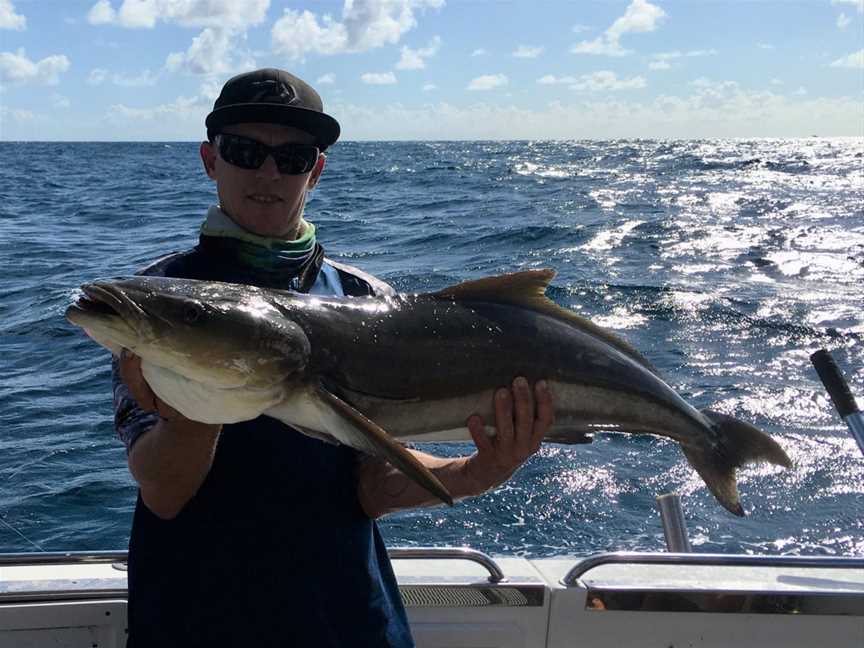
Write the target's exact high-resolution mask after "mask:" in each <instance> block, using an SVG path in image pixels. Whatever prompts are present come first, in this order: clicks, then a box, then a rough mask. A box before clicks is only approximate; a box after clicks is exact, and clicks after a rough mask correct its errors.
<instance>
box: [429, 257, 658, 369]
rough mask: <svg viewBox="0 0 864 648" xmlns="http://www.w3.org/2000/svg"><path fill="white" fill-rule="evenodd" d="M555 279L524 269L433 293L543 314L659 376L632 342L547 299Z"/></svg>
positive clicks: (547, 273) (549, 274)
mask: <svg viewBox="0 0 864 648" xmlns="http://www.w3.org/2000/svg"><path fill="white" fill-rule="evenodd" d="M554 276H555V271H554V270H552V269H550V268H544V269H542V270H524V271H522V272H513V273H511V274H504V275H498V276H496V277H484V278H483V279H474V280H472V281H465V282H463V283H460V284H456V285H455V286H450V287H448V288H444V289H442V290H439V291H437V292H434V293H430V294H431V296H432V297H436V298H439V299H451V300H459V301H480V302H491V303H494V304H512V305H514V306H519V307H520V308H527V309H529V310H533V311H537V312H540V313H543V314H544V315H548V316H549V317H554V318H555V319H559V320H562V321H564V322H567V323H569V324H571V325H573V326H575V327H577V328H579V329H582V330H583V331H585V332H587V333H590V334H591V335H593V336H595V337H598V338H600V339H601V340H603V341H604V342H606V343H607V344H609V345H610V346H612V347H614V348H616V349H618V351H620V352H621V353H623V354H624V355H626V356H627V357H629V358H632V359H633V360H635V361H636V362H638V363H639V364H640V365H642V366H643V367H645V368H646V369H648V370H649V371H650V372H651V373H654V374H657V370H656V369H655V368H654V367H653V366H652V365H651V363H650V362H648V360H646V359H645V358H644V357H643V356H642V354H641V353H639V352H638V351H637V350H636V349H635V348H633V346H632V345H631V344H630V343H629V342H626V341H624V340H622V339H621V338H619V337H618V336H617V335H614V334H613V333H611V332H609V331H607V330H605V329H603V328H601V327H599V326H597V325H596V324H595V323H594V322H592V321H591V320H589V319H587V318H585V317H582V316H581V315H577V314H576V313H574V312H573V311H571V310H568V309H566V308H562V307H561V306H559V305H558V304H556V303H555V302H553V301H552V300H551V299H549V298H548V297H547V296H546V288H547V287H548V286H549V283H550V282H551V281H552V278H553V277H554Z"/></svg>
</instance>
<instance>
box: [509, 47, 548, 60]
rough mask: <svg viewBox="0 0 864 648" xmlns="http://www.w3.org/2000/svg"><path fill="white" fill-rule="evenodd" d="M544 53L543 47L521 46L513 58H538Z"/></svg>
mask: <svg viewBox="0 0 864 648" xmlns="http://www.w3.org/2000/svg"><path fill="white" fill-rule="evenodd" d="M542 53H543V48H542V47H532V46H531V45H520V46H519V47H517V48H516V51H515V52H513V56H514V57H516V58H529V59H533V58H537V57H538V56H540V55H541V54H542Z"/></svg>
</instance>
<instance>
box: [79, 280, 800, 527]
mask: <svg viewBox="0 0 864 648" xmlns="http://www.w3.org/2000/svg"><path fill="white" fill-rule="evenodd" d="M553 276H554V273H553V272H552V271H551V270H533V271H527V272H519V273H515V274H510V275H503V276H498V277H489V278H485V279H480V280H476V281H469V282H466V283H462V284H458V285H456V286H452V287H450V288H445V289H444V290H440V291H438V292H434V293H428V294H410V295H408V294H406V295H398V296H390V297H354V298H351V297H347V298H338V297H319V296H314V295H305V294H298V293H293V292H285V291H279V290H267V289H262V288H254V287H250V286H244V285H239V284H227V283H218V282H209V281H193V280H186V279H169V278H163V277H134V278H131V279H125V280H117V281H100V282H94V283H91V284H87V285H85V286H83V287H82V290H83V293H84V296H83V297H81V298H80V299H79V300H78V302H77V303H75V304H73V305H71V306H70V307H69V309H68V310H67V313H66V316H67V318H68V319H69V320H70V321H71V322H73V323H74V324H77V325H78V326H81V327H82V328H84V329H85V330H86V332H87V333H88V334H89V335H90V336H91V337H92V338H93V339H94V340H96V341H97V342H98V343H100V344H102V345H103V346H105V347H107V348H109V349H110V350H112V351H113V352H115V353H118V352H119V350H120V349H121V348H122V347H125V348H128V349H130V350H131V351H133V352H134V353H136V354H138V355H139V356H141V358H142V363H141V368H142V372H143V374H144V377H145V378H146V380H147V382H148V383H149V385H150V386H151V388H152V389H153V391H154V392H155V393H156V394H157V395H158V396H159V398H161V399H162V400H164V401H165V402H166V403H168V404H169V405H171V406H172V407H174V408H176V409H177V410H179V411H180V412H181V413H183V414H184V415H185V416H187V417H188V418H191V419H195V420H198V421H203V422H207V423H232V422H237V421H243V420H248V419H252V418H255V417H257V416H259V415H261V414H266V415H268V416H272V417H274V418H277V419H279V420H281V421H284V422H285V423H288V424H290V425H293V426H295V427H298V428H300V429H301V430H302V431H303V432H305V433H307V434H310V435H312V436H316V437H319V438H321V439H324V440H329V441H337V442H341V443H344V444H347V445H349V446H351V447H354V448H357V449H358V450H361V451H363V452H367V453H370V454H373V455H377V456H380V457H383V458H385V459H387V460H388V461H390V463H392V464H393V465H395V466H396V467H397V468H399V469H400V470H402V471H403V472H404V473H405V474H406V475H408V476H409V477H411V478H412V479H414V480H416V481H417V482H418V483H420V484H421V485H422V486H424V487H425V488H426V489H428V490H429V491H430V492H432V493H434V494H435V495H437V496H438V497H439V498H440V499H442V500H443V501H445V502H449V503H452V499H451V497H450V495H449V493H448V492H447V490H446V489H445V488H444V486H443V485H442V484H441V483H440V482H439V481H438V480H437V479H436V478H435V476H434V475H433V474H432V473H431V472H430V471H429V470H427V469H426V468H425V467H424V466H423V465H422V464H420V463H419V462H418V461H417V460H416V459H415V458H414V457H413V455H411V453H410V452H408V451H406V450H405V448H404V447H403V446H402V444H401V443H399V441H456V440H468V439H470V436H469V434H468V431H467V428H466V427H465V421H466V419H467V418H468V417H469V415H471V414H472V413H478V414H481V415H482V416H483V418H484V419H485V420H486V421H491V420H494V415H493V412H492V402H493V398H492V396H493V393H494V391H495V390H496V389H497V388H498V387H500V386H503V385H509V384H510V383H511V382H512V380H513V378H514V377H516V376H520V375H521V376H525V377H526V378H528V380H529V381H531V382H534V381H536V380H540V379H545V380H547V382H548V384H549V387H550V389H551V391H552V395H553V398H554V402H555V424H554V426H553V427H552V429H551V430H550V431H549V433H548V434H547V436H546V440H548V441H554V442H560V443H583V442H585V441H586V440H590V434H591V433H592V432H594V431H596V430H600V429H604V430H620V431H622V432H630V433H636V434H639V433H648V434H656V435H660V436H665V437H669V438H672V439H674V440H675V441H677V442H678V443H679V444H680V445H681V449H682V450H683V451H684V455H685V456H686V457H687V459H688V461H689V462H690V464H691V465H692V466H693V467H694V468H695V469H696V471H697V472H698V473H699V474H700V475H701V476H702V478H703V479H704V480H705V483H706V484H707V485H708V488H709V489H710V490H711V492H712V493H713V494H714V495H715V497H716V498H717V499H718V501H719V502H720V503H721V504H722V505H723V506H724V507H726V508H727V509H728V510H729V511H731V512H732V513H734V514H736V515H743V514H744V510H743V508H742V506H741V503H740V501H739V498H738V489H737V485H736V479H735V469H736V468H738V467H740V466H742V465H744V464H747V463H755V462H760V461H768V462H771V463H774V464H778V465H781V466H786V467H789V466H791V461H790V460H789V457H788V456H787V455H786V453H785V452H784V451H783V449H782V448H781V447H780V446H779V445H778V444H777V443H776V442H775V441H774V440H773V439H771V438H770V437H769V436H768V435H766V434H765V433H763V432H761V431H759V430H758V429H756V428H755V427H753V426H752V425H749V424H748V423H744V422H742V421H738V420H736V419H734V418H732V417H729V416H725V415H723V414H719V413H716V412H712V411H709V410H702V411H699V410H696V409H695V408H693V407H692V406H691V405H689V404H688V403H687V402H685V401H684V400H683V399H682V398H681V397H680V396H678V394H676V393H675V391H674V390H673V389H672V388H671V387H669V385H667V384H666V383H665V382H664V381H663V379H662V378H661V377H660V376H659V374H658V373H657V371H656V370H655V369H654V368H653V367H652V366H651V365H650V364H649V363H648V362H647V361H646V360H645V359H644V358H643V357H642V356H641V355H639V353H638V352H637V351H636V350H634V349H633V348H632V347H631V346H630V345H629V344H627V343H626V342H624V341H623V340H621V339H620V338H618V337H616V336H614V335H613V334H611V333H609V332H608V331H605V330H603V329H601V328H600V327H598V326H596V325H594V324H592V323H591V322H590V321H588V320H586V319H584V318H582V317H579V316H578V315H576V314H575V313H572V312H570V311H568V310H565V309H563V308H561V307H559V306H557V305H556V304H555V303H554V302H552V301H551V300H549V299H548V298H546V296H545V290H546V287H547V285H548V284H549V281H550V280H551V279H552V277H553ZM489 432H490V433H491V432H492V430H491V429H490V430H489Z"/></svg>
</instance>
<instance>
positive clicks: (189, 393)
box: [141, 360, 285, 423]
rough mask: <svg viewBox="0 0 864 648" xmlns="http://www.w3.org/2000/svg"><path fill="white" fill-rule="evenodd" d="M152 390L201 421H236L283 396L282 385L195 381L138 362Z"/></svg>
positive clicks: (258, 412)
mask: <svg viewBox="0 0 864 648" xmlns="http://www.w3.org/2000/svg"><path fill="white" fill-rule="evenodd" d="M141 373H142V374H143V375H144V379H145V380H146V381H147V384H148V385H150V388H151V389H152V390H153V392H154V393H155V394H156V395H157V396H158V397H159V398H160V399H162V400H163V401H165V402H166V403H168V405H170V406H171V407H173V408H174V409H176V410H177V411H178V412H180V413H181V414H183V416H185V417H186V418H188V419H192V420H193V421H200V422H201V423H238V422H240V421H249V420H251V419H254V418H257V417H258V416H260V415H261V414H263V413H264V412H265V411H266V410H268V409H269V408H271V407H272V406H273V405H275V404H277V403H279V402H281V401H282V400H283V399H284V398H285V390H284V388H283V387H282V385H281V384H280V385H274V386H273V387H271V388H266V389H249V388H244V387H234V388H227V389H226V388H219V387H214V386H212V385H207V384H205V383H200V382H195V381H192V380H189V379H188V378H185V377H184V376H181V375H180V374H178V373H177V372H175V371H172V370H171V369H166V368H165V367H160V366H158V365H154V364H152V363H150V362H147V361H146V360H143V361H142V362H141Z"/></svg>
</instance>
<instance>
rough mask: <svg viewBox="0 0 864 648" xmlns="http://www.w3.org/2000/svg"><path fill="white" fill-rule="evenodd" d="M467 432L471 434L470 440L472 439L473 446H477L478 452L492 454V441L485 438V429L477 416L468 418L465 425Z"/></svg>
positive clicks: (481, 420)
mask: <svg viewBox="0 0 864 648" xmlns="http://www.w3.org/2000/svg"><path fill="white" fill-rule="evenodd" d="M466 424H467V425H468V432H470V433H471V438H472V439H474V445H476V446H477V450H478V451H479V452H492V451H493V448H492V439H490V438H489V437H488V436H486V428H485V426H484V423H483V419H482V418H481V417H479V416H478V415H477V414H473V415H472V416H469V417H468V421H467V423H466Z"/></svg>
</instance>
